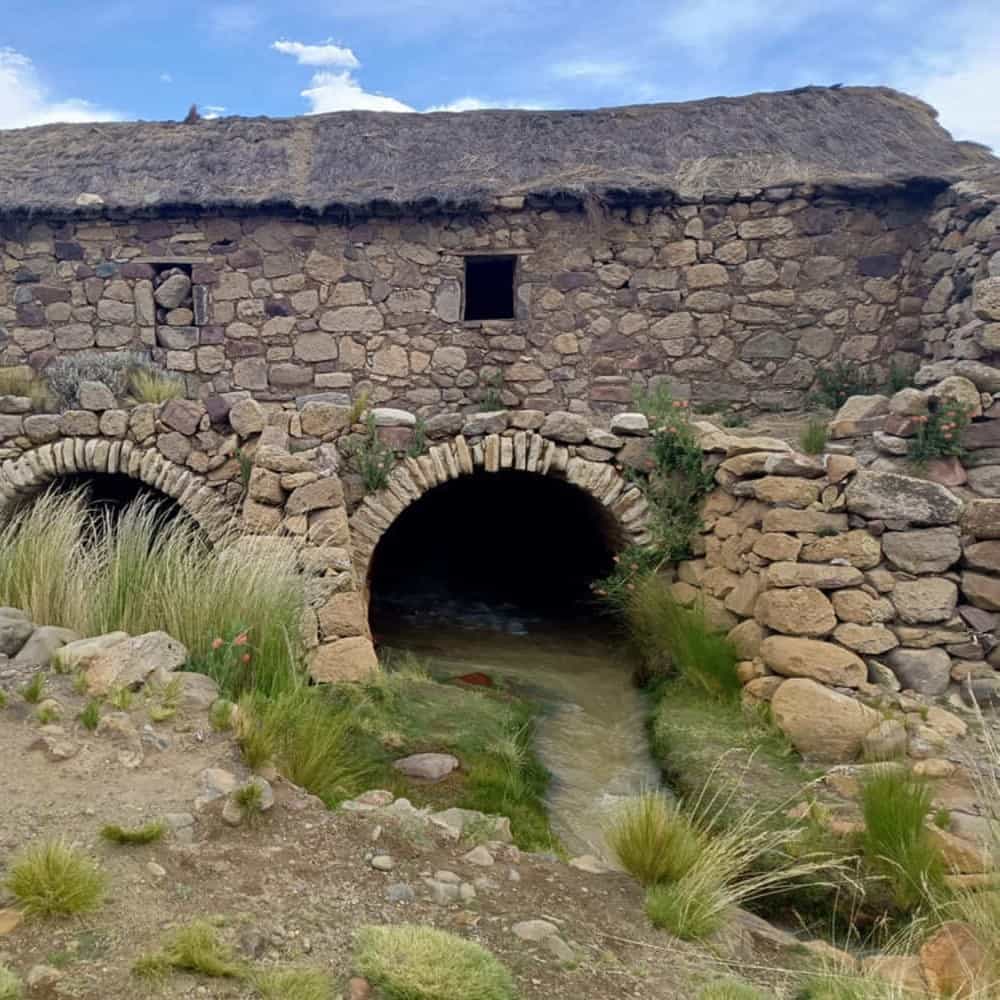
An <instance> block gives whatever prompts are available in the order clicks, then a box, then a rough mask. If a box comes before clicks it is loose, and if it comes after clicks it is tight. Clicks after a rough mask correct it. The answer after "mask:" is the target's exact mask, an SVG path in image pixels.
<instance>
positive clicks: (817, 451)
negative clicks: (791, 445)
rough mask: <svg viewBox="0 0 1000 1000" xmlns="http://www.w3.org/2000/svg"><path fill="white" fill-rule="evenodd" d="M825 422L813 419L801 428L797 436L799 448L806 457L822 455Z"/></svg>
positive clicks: (824, 441) (824, 444)
mask: <svg viewBox="0 0 1000 1000" xmlns="http://www.w3.org/2000/svg"><path fill="white" fill-rule="evenodd" d="M826 440H827V429H826V421H825V420H818V419H816V418H813V419H812V420H810V421H809V423H807V424H806V425H805V427H803V428H802V433H801V434H800V435H799V447H800V448H801V449H802V450H803V451H804V452H805V453H806V454H807V455H822V454H823V451H824V449H825V448H826Z"/></svg>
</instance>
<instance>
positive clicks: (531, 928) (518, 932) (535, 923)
mask: <svg viewBox="0 0 1000 1000" xmlns="http://www.w3.org/2000/svg"><path fill="white" fill-rule="evenodd" d="M511 930H512V931H513V932H514V935H515V936H516V937H519V938H520V939H521V940H522V941H531V942H533V943H537V942H539V941H544V940H545V939H546V938H550V937H552V936H553V935H556V934H558V933H559V928H558V927H556V925H555V924H551V923H549V921H548V920H522V921H521V922H520V923H517V924H514V926H513V927H512V928H511Z"/></svg>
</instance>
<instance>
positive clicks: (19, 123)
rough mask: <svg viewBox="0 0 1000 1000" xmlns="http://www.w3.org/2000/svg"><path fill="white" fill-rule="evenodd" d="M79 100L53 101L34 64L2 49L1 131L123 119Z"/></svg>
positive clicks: (0, 64)
mask: <svg viewBox="0 0 1000 1000" xmlns="http://www.w3.org/2000/svg"><path fill="white" fill-rule="evenodd" d="M122 117H123V116H122V114H121V113H120V112H118V111H113V110H111V109H110V108H101V107H98V106H97V105H96V104H91V103H90V102H89V101H84V100H81V99H80V98H74V97H71V98H67V99H64V100H53V99H52V98H51V97H50V95H49V93H48V91H47V90H46V87H45V85H44V84H43V83H42V81H41V80H40V79H39V76H38V73H37V71H36V70H35V65H34V63H33V62H32V61H31V60H30V59H29V58H28V57H27V56H25V55H22V54H21V53H20V52H16V51H14V49H0V128H25V127H26V126H28V125H48V124H51V123H52V122H108V121H115V120H117V119H119V118H122Z"/></svg>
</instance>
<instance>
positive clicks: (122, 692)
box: [108, 687, 135, 712]
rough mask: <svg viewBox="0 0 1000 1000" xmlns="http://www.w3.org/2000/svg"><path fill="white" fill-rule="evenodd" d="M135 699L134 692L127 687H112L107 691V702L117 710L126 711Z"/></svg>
mask: <svg viewBox="0 0 1000 1000" xmlns="http://www.w3.org/2000/svg"><path fill="white" fill-rule="evenodd" d="M134 701H135V693H134V692H133V691H131V690H130V689H129V688H127V687H119V688H114V689H113V690H111V691H109V692H108V704H109V705H110V706H111V707H112V708H117V709H118V711H119V712H128V711H130V710H131V708H132V703H133V702H134Z"/></svg>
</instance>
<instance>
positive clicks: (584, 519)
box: [367, 469, 626, 634]
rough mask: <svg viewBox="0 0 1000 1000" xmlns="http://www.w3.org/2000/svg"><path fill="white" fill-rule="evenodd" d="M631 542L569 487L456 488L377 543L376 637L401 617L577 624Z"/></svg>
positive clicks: (500, 481)
mask: <svg viewBox="0 0 1000 1000" xmlns="http://www.w3.org/2000/svg"><path fill="white" fill-rule="evenodd" d="M625 537H626V535H625V531H624V530H623V528H622V525H621V524H620V522H619V521H618V520H617V519H616V518H615V516H614V515H613V514H612V513H611V511H610V510H609V509H608V508H607V507H605V506H604V505H603V504H601V503H600V502H599V501H598V500H596V499H595V498H594V497H593V496H592V495H590V494H589V493H587V492H586V491H585V490H583V489H581V488H580V487H579V486H576V485H574V484H572V483H569V482H567V481H566V480H565V479H558V478H555V477H550V476H544V475H539V474H538V473H532V472H526V471H520V470H515V469H506V470H502V471H498V472H495V473H490V472H485V471H482V470H479V471H476V472H473V473H472V474H470V475H466V476H462V477H459V478H457V479H452V480H449V481H447V482H445V483H442V484H439V485H437V486H435V487H433V488H432V489H430V490H428V491H427V492H425V493H424V494H423V495H422V496H421V497H420V498H419V499H418V500H416V501H415V502H414V503H412V504H410V505H409V506H408V507H407V508H406V509H405V510H403V511H402V513H400V514H399V516H398V517H397V518H396V519H395V520H394V521H393V523H392V524H391V525H390V527H389V528H388V529H387V530H386V531H385V533H384V534H383V535H382V537H381V539H380V540H379V542H378V544H377V546H376V548H375V550H374V553H373V555H372V559H371V563H370V568H369V573H368V581H367V582H368V587H369V605H370V608H369V610H370V617H371V623H372V627H373V630H374V631H375V632H376V634H378V633H379V632H380V631H382V625H383V623H385V622H386V621H389V620H392V619H395V618H397V617H399V616H410V617H418V618H420V619H422V620H424V621H427V622H429V621H432V620H435V619H445V620H451V621H455V620H461V619H462V618H463V617H467V618H469V620H470V622H474V621H477V620H479V619H480V618H481V617H482V616H484V615H485V616H489V615H491V614H493V613H494V612H500V613H503V614H510V613H512V614H516V615H528V616H532V617H539V618H544V619H556V618H564V617H570V616H577V615H579V614H581V612H585V611H586V609H587V608H588V607H589V606H590V605H591V602H592V594H591V584H592V583H593V582H594V581H595V580H597V579H599V578H601V577H603V576H606V575H607V574H608V573H609V572H611V570H612V568H613V566H614V556H615V554H616V553H617V552H618V551H619V550H620V549H621V548H622V547H623V545H624V543H625Z"/></svg>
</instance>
